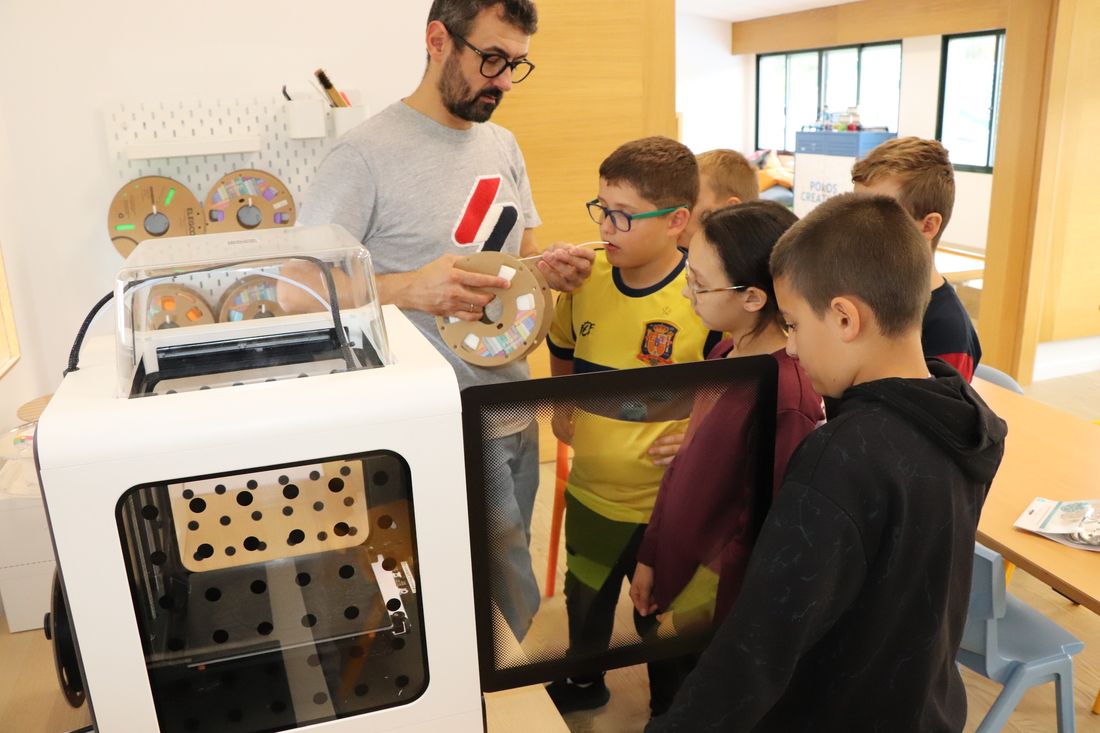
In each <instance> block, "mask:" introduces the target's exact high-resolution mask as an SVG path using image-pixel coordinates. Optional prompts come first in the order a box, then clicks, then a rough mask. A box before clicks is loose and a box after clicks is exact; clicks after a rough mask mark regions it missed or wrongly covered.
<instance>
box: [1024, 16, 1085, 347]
mask: <svg viewBox="0 0 1100 733" xmlns="http://www.w3.org/2000/svg"><path fill="white" fill-rule="evenodd" d="M1098 31H1100V0H1061V3H1060V5H1059V12H1058V23H1057V29H1056V31H1055V45H1054V48H1055V53H1054V58H1053V61H1052V73H1051V87H1050V96H1049V105H1048V112H1047V121H1046V135H1045V144H1044V148H1043V175H1042V178H1041V179H1040V182H1039V210H1038V214H1037V221H1036V230H1035V237H1036V248H1037V249H1041V248H1043V247H1049V251H1050V256H1049V262H1048V268H1047V269H1048V271H1049V275H1048V276H1047V279H1046V293H1045V295H1046V297H1045V299H1044V307H1043V322H1042V330H1041V332H1040V339H1041V340H1043V341H1048V340H1057V339H1069V338H1079V337H1083V336H1095V335H1097V334H1100V234H1098V231H1100V227H1098V226H1097V223H1096V218H1095V211H1096V206H1095V200H1096V191H1097V188H1098V186H1097V171H1100V141H1098V140H1097V129H1100V125H1098V123H1097V120H1100V85H1098V84H1097V83H1096V80H1095V76H1096V75H1095V69H1097V68H1100V44H1098V43H1097V41H1098V40H1100V38H1098Z"/></svg>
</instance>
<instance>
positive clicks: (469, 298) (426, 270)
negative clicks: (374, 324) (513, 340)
mask: <svg viewBox="0 0 1100 733" xmlns="http://www.w3.org/2000/svg"><path fill="white" fill-rule="evenodd" d="M460 259H462V258H461V257H460V256H458V255H453V254H446V255H443V256H442V257H440V258H439V259H437V260H433V261H432V262H429V263H428V264H426V265H424V266H423V267H421V268H420V269H419V270H416V271H415V272H410V273H402V274H401V275H396V276H394V275H391V276H383V277H387V278H400V281H399V282H394V281H393V280H387V281H386V284H385V286H386V289H387V290H389V292H388V293H387V295H388V297H383V302H392V303H394V304H395V305H397V306H398V307H400V308H408V309H411V310H418V311H424V312H425V313H431V314H432V315H434V316H451V317H454V318H459V319H461V320H463V321H476V320H479V319H480V318H481V315H482V311H483V309H484V308H485V306H487V305H488V304H489V303H491V302H492V300H493V298H494V297H495V296H494V294H493V293H487V292H485V290H484V289H485V288H495V289H498V290H503V289H505V288H507V287H508V281H507V280H505V279H504V278H500V277H496V276H495V275H482V274H481V273H478V272H466V271H465V270H460V269H458V268H457V267H455V263H456V262H458V261H459V260H460ZM395 286H396V287H395Z"/></svg>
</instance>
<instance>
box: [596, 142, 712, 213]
mask: <svg viewBox="0 0 1100 733" xmlns="http://www.w3.org/2000/svg"><path fill="white" fill-rule="evenodd" d="M600 178H602V179H604V180H605V181H607V182H608V183H611V184H621V183H627V184H630V185H631V186H632V187H633V188H634V190H636V191H637V192H638V194H639V195H640V196H641V197H642V198H644V199H645V200H646V201H649V202H650V203H652V204H654V205H655V206H656V207H657V208H658V209H665V208H668V207H670V206H686V207H688V208H689V209H690V208H691V207H693V206H695V200H696V199H697V198H698V197H699V165H698V164H697V163H696V162H695V156H694V155H692V153H691V151H690V150H688V148H687V146H686V145H683V144H682V143H678V142H676V141H675V140H673V139H671V138H667V137H661V136H654V137H643V138H641V139H640V140H632V141H630V142H628V143H624V144H622V145H620V146H619V147H618V148H616V150H615V152H613V153H612V154H611V155H609V156H607V158H606V159H605V160H604V162H603V163H601V164H600Z"/></svg>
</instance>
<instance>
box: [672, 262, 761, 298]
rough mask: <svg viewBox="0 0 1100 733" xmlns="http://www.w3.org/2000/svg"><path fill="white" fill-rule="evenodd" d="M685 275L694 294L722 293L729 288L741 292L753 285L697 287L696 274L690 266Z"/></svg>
mask: <svg viewBox="0 0 1100 733" xmlns="http://www.w3.org/2000/svg"><path fill="white" fill-rule="evenodd" d="M685 275H686V276H687V286H688V290H690V291H691V294H692V295H703V294H704V293H722V292H726V291H729V290H732V291H734V292H738V293H740V292H741V291H743V290H748V289H749V288H751V287H752V286H751V285H727V286H726V287H724V288H697V287H695V276H694V275H692V274H691V268H690V267H689V268H687V271H686V272H685Z"/></svg>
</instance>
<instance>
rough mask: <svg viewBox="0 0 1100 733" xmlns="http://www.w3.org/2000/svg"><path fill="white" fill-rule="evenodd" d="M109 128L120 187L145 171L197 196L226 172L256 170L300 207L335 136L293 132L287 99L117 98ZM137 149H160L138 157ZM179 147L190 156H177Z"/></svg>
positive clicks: (108, 114) (110, 149)
mask: <svg viewBox="0 0 1100 733" xmlns="http://www.w3.org/2000/svg"><path fill="white" fill-rule="evenodd" d="M104 127H105V129H106V133H107V147H108V153H109V156H110V161H111V170H112V172H113V174H114V180H115V182H116V183H117V185H118V187H121V186H122V185H123V184H125V183H127V182H128V181H132V180H133V179H135V178H140V177H141V176H167V177H169V178H174V179H176V180H177V181H179V182H181V183H183V184H184V185H186V186H187V187H188V188H189V189H191V192H192V193H194V194H195V196H197V197H198V199H199V201H203V200H204V199H205V198H206V196H207V194H208V193H209V192H210V190H211V188H213V186H214V184H215V183H216V182H217V181H218V179H219V178H221V177H222V176H224V175H225V174H226V173H229V172H230V171H233V170H238V169H241V168H259V169H260V170H265V171H269V172H271V173H273V174H275V175H276V176H277V177H278V178H279V180H281V181H282V182H283V183H285V184H286V186H287V188H288V189H289V190H290V193H291V195H293V196H294V200H295V202H297V203H298V205H299V206H300V205H301V202H302V195H303V193H304V192H305V190H306V189H307V188H308V186H309V183H310V181H311V180H312V178H313V174H314V172H315V171H316V170H317V167H318V166H319V165H320V164H321V160H322V159H323V158H324V156H325V153H327V152H328V149H329V148H330V147H331V146H332V144H333V142H334V140H333V138H332V137H331V136H326V137H323V138H310V139H294V138H292V137H290V134H289V132H288V131H287V122H286V114H285V107H284V100H283V99H282V97H252V98H233V99H225V100H222V99H215V100H199V101H174V102H172V101H162V102H117V103H115V104H113V105H111V106H109V107H108V108H107V109H105V110H104ZM227 149H228V150H234V149H235V150H242V151H244V152H223V151H225V150H227ZM137 150H140V154H141V155H156V154H158V152H161V151H163V154H161V155H160V157H146V158H136V159H135V157H134V152H135V151H137ZM181 150H184V151H187V154H186V155H183V156H181V155H179V152H180V151H181Z"/></svg>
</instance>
